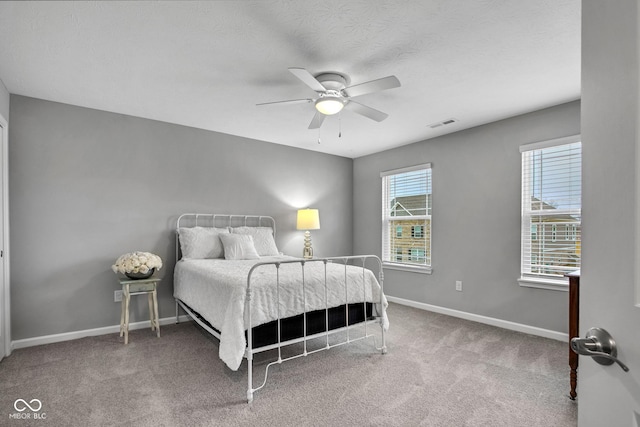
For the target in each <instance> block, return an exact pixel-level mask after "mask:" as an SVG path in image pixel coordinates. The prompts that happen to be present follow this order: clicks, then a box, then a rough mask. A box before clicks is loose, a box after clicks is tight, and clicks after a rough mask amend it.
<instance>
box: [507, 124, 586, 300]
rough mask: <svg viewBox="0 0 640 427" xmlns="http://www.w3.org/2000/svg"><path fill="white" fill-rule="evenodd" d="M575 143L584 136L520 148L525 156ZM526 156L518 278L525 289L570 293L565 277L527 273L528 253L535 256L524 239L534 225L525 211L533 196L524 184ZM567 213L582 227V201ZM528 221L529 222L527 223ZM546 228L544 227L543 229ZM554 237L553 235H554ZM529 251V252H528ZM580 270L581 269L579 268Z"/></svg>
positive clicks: (522, 187) (567, 280) (522, 182)
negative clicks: (573, 216) (531, 152)
mask: <svg viewBox="0 0 640 427" xmlns="http://www.w3.org/2000/svg"><path fill="white" fill-rule="evenodd" d="M573 143H582V136H581V135H579V134H578V135H572V136H567V137H563V138H557V139H552V140H547V141H540V142H535V143H531V144H526V145H522V146H520V152H521V153H522V154H524V153H525V152H530V151H534V150H542V149H545V148H551V147H557V146H561V145H567V144H573ZM580 160H581V161H582V152H581V158H580ZM524 166H525V165H524V156H521V168H522V172H521V173H522V175H521V189H520V192H521V198H522V202H521V218H522V221H521V230H520V233H521V254H520V277H519V278H518V282H519V284H520V286H525V287H533V288H541V289H551V290H560V291H568V290H569V279H568V278H567V277H565V276H563V277H559V276H550V275H545V274H540V273H532V272H531V271H526V262H525V258H526V256H527V253H528V255H529V257H530V259H531V260H533V255H532V253H531V247H529V248H527V247H526V243H525V239H524V233H525V231H524V230H525V227H526V229H528V230H530V232H531V226H532V225H533V224H532V222H531V220H530V218H531V216H532V215H529V216H527V214H526V212H525V211H526V209H525V203H526V202H525V201H526V200H528V199H529V200H530V197H531V195H530V194H529V189H528V188H527V187H528V186H525V182H524V179H525V177H524ZM567 212H569V213H571V214H572V215H576V214H577V215H578V216H580V225H582V201H581V202H580V209H570V210H567ZM538 215H540V213H538ZM527 219H528V221H527ZM565 227H566V229H567V230H568V229H569V225H566V226H565ZM574 227H575V228H573V229H572V231H573V230H575V233H576V234H575V235H572V237H573V239H571V240H570V239H567V240H568V241H577V226H575V225H574ZM543 228H544V227H543ZM536 231H537V233H536V236H537V237H539V235H540V229H539V227H537V230H536ZM542 233H543V234H544V230H543V231H542ZM566 234H567V235H568V234H569V232H568V231H567V233H566ZM552 235H553V234H552ZM567 237H568V236H567ZM557 238H558V235H557V228H556V239H557ZM560 239H562V237H560ZM530 241H533V239H531V240H530ZM527 249H528V252H527ZM531 265H532V262H530V263H529V266H531ZM578 269H579V267H578Z"/></svg>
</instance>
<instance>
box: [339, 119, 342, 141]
mask: <svg viewBox="0 0 640 427" xmlns="http://www.w3.org/2000/svg"><path fill="white" fill-rule="evenodd" d="M338 138H342V113H340V116H339V117H338Z"/></svg>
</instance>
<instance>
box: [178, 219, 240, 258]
mask: <svg viewBox="0 0 640 427" xmlns="http://www.w3.org/2000/svg"><path fill="white" fill-rule="evenodd" d="M220 234H229V229H228V228H215V227H191V228H188V227H180V228H178V235H179V236H180V249H181V250H182V257H183V258H195V259H202V258H222V257H223V256H224V251H223V248H222V242H220V237H218V236H219V235H220Z"/></svg>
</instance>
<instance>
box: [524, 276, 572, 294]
mask: <svg viewBox="0 0 640 427" xmlns="http://www.w3.org/2000/svg"><path fill="white" fill-rule="evenodd" d="M518 282H519V283H520V286H523V287H526V288H538V289H549V290H552V291H562V292H569V281H568V279H540V278H537V277H520V278H519V279H518Z"/></svg>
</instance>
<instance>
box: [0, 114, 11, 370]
mask: <svg viewBox="0 0 640 427" xmlns="http://www.w3.org/2000/svg"><path fill="white" fill-rule="evenodd" d="M0 127H1V129H2V198H3V199H4V200H2V201H1V206H2V224H0V227H2V230H3V237H4V247H0V250H2V251H3V256H2V258H0V262H2V263H3V264H4V269H3V272H4V274H3V277H2V284H3V285H4V286H0V292H4V307H3V310H2V311H3V313H4V319H3V320H4V322H3V323H2V324H3V325H4V331H3V334H2V335H3V336H4V350H5V354H3V355H0V359H2V357H3V356H9V355H11V304H10V298H11V292H10V288H11V286H10V284H11V281H10V275H9V123H8V122H7V120H6V119H5V118H4V117H3V116H2V115H0Z"/></svg>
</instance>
